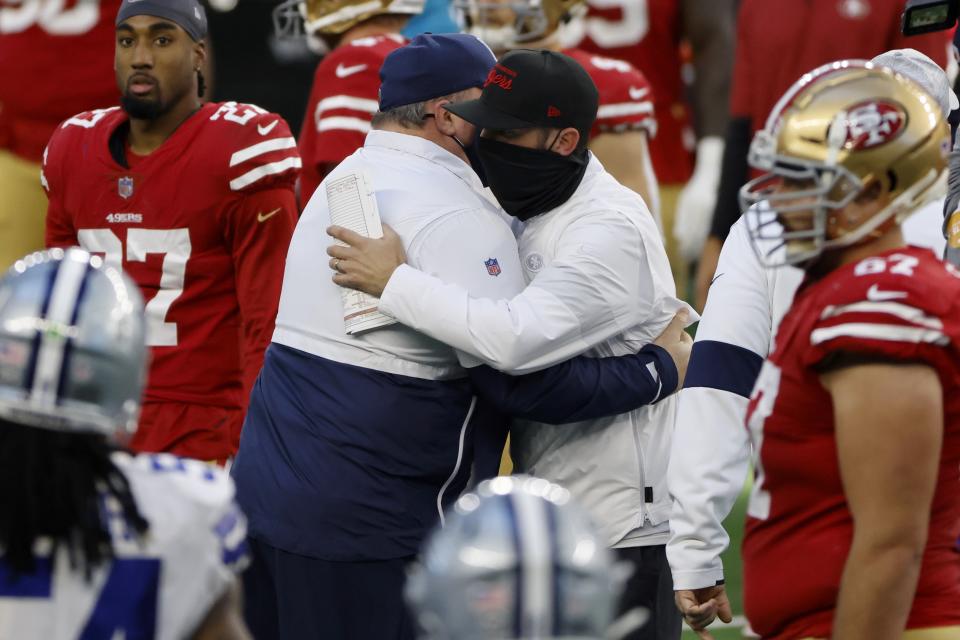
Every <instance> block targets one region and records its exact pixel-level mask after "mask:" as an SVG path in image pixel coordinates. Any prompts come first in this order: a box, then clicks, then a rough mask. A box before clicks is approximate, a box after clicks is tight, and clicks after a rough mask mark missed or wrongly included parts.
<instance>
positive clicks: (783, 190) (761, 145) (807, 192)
mask: <svg viewBox="0 0 960 640" xmlns="http://www.w3.org/2000/svg"><path fill="white" fill-rule="evenodd" d="M770 138H771V136H770V135H769V134H768V133H767V132H766V131H760V132H758V133H757V135H756V137H755V138H754V141H753V143H752V144H751V147H750V154H749V157H748V158H749V163H750V166H752V167H755V168H763V169H766V170H767V171H768V173H765V174H763V175H761V176H759V177H758V178H754V179H753V180H751V181H749V182H748V183H747V184H745V185H744V186H743V187H742V188H741V189H740V194H739V198H740V208H741V210H742V211H744V214H745V215H746V216H747V220H746V222H747V228H748V229H749V231H750V235H751V239H752V240H753V246H754V249H755V250H756V251H757V255H758V256H759V257H760V261H761V262H762V263H763V264H764V265H765V266H767V267H771V268H774V267H780V266H784V265H793V266H798V267H801V268H802V267H805V266H809V265H811V264H812V263H813V262H815V261H816V260H817V258H819V256H820V254H821V253H822V252H823V251H824V249H825V248H826V247H827V246H828V244H829V241H828V238H827V234H828V229H829V226H830V216H831V214H832V213H834V212H837V211H839V210H841V209H843V208H844V207H846V206H847V205H848V204H850V203H851V202H853V201H854V199H856V197H857V196H858V195H859V194H860V193H861V192H862V190H863V186H864V184H863V182H862V180H861V179H860V178H859V177H857V176H856V175H855V174H854V173H852V172H851V171H849V170H848V169H847V168H846V167H844V166H842V165H836V164H833V165H832V166H830V165H828V164H827V163H820V162H815V161H810V160H803V159H799V158H791V157H787V156H783V155H777V154H775V153H771V151H772V149H771V144H770V143H771V139H770ZM774 144H775V143H774Z"/></svg>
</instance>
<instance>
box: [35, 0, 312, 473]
mask: <svg viewBox="0 0 960 640" xmlns="http://www.w3.org/2000/svg"><path fill="white" fill-rule="evenodd" d="M205 31H206V19H205V15H204V13H203V8H202V7H201V6H200V5H199V4H198V3H197V2H196V0H169V1H165V2H159V1H155V0H134V1H130V0H127V1H126V2H124V4H123V5H122V6H121V8H120V11H119V13H118V15H117V20H116V39H115V42H116V76H117V78H116V79H117V84H118V86H119V87H120V88H121V91H122V93H123V97H122V101H121V103H122V108H117V107H113V108H111V109H103V110H97V111H92V112H88V113H83V114H79V115H77V116H74V117H72V118H69V119H68V120H66V121H65V122H64V123H63V124H62V125H61V126H60V127H59V128H58V129H57V131H56V133H55V134H54V136H53V138H51V140H50V143H49V145H48V147H47V150H46V154H45V155H46V157H45V161H44V164H43V173H42V174H41V179H42V180H43V182H44V185H45V187H46V189H47V195H48V198H49V207H48V210H47V238H46V239H47V244H48V245H50V246H70V245H76V244H79V245H81V246H83V247H84V248H85V249H87V250H89V251H91V252H96V253H101V254H103V255H104V257H105V260H106V262H107V263H108V264H111V265H113V266H117V267H119V266H120V265H121V264H122V265H123V267H124V268H125V269H126V270H127V272H128V273H129V274H130V275H131V277H133V279H134V280H135V281H136V282H137V284H139V285H140V288H141V291H142V292H143V294H144V298H145V299H146V301H147V303H146V313H147V344H148V346H151V347H153V353H152V356H153V357H152V360H151V369H150V378H149V381H148V384H147V389H146V398H145V403H144V407H143V416H142V417H141V422H140V424H141V428H140V430H139V431H138V432H137V435H136V436H135V437H134V439H133V441H132V446H133V447H134V448H135V449H137V450H141V451H171V452H174V453H177V454H180V455H185V456H189V457H193V458H199V459H203V460H219V461H223V460H226V459H227V458H229V457H230V456H232V455H233V453H234V452H235V451H236V447H237V444H238V442H239V436H240V427H241V425H242V423H243V414H244V407H245V406H246V402H247V396H248V395H249V390H250V388H251V386H252V384H253V381H254V379H255V378H256V375H257V373H258V372H259V370H260V366H261V364H262V361H263V351H264V349H265V348H266V346H267V344H269V342H270V336H271V334H272V332H273V322H274V318H275V317H276V312H277V304H278V301H279V296H280V284H281V280H282V277H283V262H284V256H285V255H286V249H287V245H288V244H289V241H290V236H291V235H292V233H293V227H294V224H295V221H296V216H297V208H296V199H295V196H294V182H295V180H296V177H297V174H298V169H299V167H300V158H299V156H298V154H297V149H296V143H295V141H294V139H293V136H292V135H291V133H290V130H289V128H288V127H287V125H286V123H285V122H284V121H283V120H282V119H281V118H279V117H278V116H276V115H274V114H271V113H267V112H265V111H263V110H262V109H260V108H258V107H255V106H252V105H238V104H236V103H233V102H225V103H207V104H203V105H201V101H200V98H199V95H200V94H201V93H202V91H201V88H202V84H203V76H202V74H201V73H200V71H199V70H200V68H201V65H202V64H203V60H204V57H205V48H204V46H203V43H202V39H203V37H204V34H205Z"/></svg>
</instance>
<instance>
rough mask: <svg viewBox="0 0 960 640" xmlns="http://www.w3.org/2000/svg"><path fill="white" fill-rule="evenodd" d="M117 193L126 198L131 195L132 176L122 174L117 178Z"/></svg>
mask: <svg viewBox="0 0 960 640" xmlns="http://www.w3.org/2000/svg"><path fill="white" fill-rule="evenodd" d="M117 193H119V194H120V197H121V198H123V199H127V198H129V197H130V196H132V195H133V178H131V177H130V176H123V177H122V178H120V179H119V180H117Z"/></svg>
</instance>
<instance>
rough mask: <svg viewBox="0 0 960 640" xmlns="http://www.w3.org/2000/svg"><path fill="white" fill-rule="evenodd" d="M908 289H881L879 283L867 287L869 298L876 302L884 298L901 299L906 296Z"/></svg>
mask: <svg viewBox="0 0 960 640" xmlns="http://www.w3.org/2000/svg"><path fill="white" fill-rule="evenodd" d="M906 297H907V293H906V291H881V290H880V288H879V287H877V285H872V286H871V287H870V288H869V289H867V300H873V301H874V302H883V301H884V300H900V299H902V298H906Z"/></svg>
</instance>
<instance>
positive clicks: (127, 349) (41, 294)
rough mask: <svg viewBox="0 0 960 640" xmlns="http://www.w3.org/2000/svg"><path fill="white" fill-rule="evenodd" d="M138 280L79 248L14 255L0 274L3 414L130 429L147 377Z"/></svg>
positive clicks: (118, 431)
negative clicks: (18, 256)
mask: <svg viewBox="0 0 960 640" xmlns="http://www.w3.org/2000/svg"><path fill="white" fill-rule="evenodd" d="M144 330H145V329H144V317H143V299H142V298H141V297H140V291H139V289H138V288H137V285H136V284H135V283H134V282H133V281H131V280H130V279H129V278H128V277H127V276H125V275H124V274H123V273H122V272H121V271H120V270H118V269H115V268H113V267H108V266H105V265H104V264H103V261H102V260H101V259H100V258H99V257H97V256H91V255H90V254H89V253H87V252H86V251H83V250H82V249H66V250H64V249H52V250H50V251H44V252H37V253H33V254H30V255H28V256H25V257H24V258H22V259H20V260H18V261H17V262H16V263H14V265H13V266H12V267H11V268H10V270H9V271H8V272H7V273H6V275H5V276H4V277H3V278H2V279H0V417H3V418H4V419H6V420H9V421H11V422H16V423H18V424H25V425H31V426H36V427H41V428H45V429H52V430H57V431H66V432H95V433H102V434H105V435H109V436H112V437H116V436H121V437H123V436H125V435H128V434H130V433H132V432H133V431H134V430H135V429H136V422H137V417H138V415H139V412H140V398H141V394H142V392H143V385H144V381H145V379H146V363H147V348H146V346H145V342H144Z"/></svg>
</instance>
